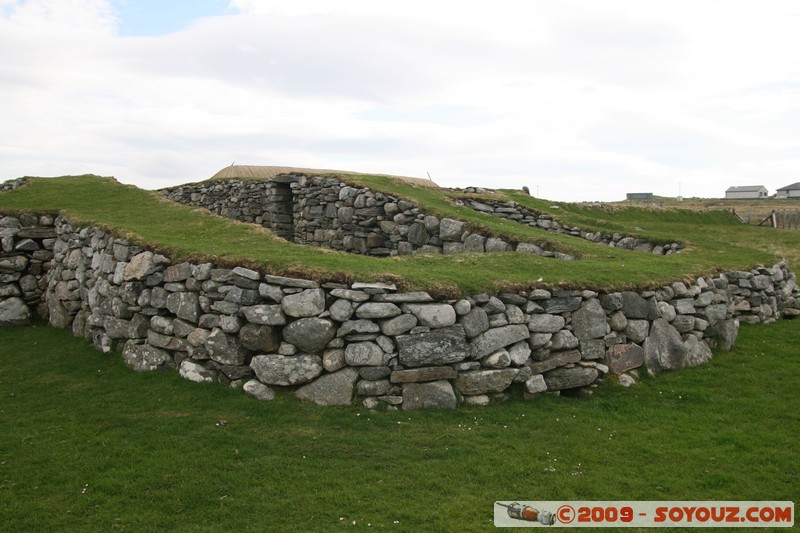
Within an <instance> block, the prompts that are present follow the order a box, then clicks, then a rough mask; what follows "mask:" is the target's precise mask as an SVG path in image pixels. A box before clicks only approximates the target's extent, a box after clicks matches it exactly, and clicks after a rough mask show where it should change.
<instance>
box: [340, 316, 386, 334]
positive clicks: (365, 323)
mask: <svg viewBox="0 0 800 533" xmlns="http://www.w3.org/2000/svg"><path fill="white" fill-rule="evenodd" d="M379 331H380V326H378V324H376V323H375V322H373V321H372V320H348V321H347V322H345V323H344V324H342V325H341V327H340V328H339V329H338V330H337V332H336V336H337V337H346V336H347V335H351V334H353V333H378V332H379Z"/></svg>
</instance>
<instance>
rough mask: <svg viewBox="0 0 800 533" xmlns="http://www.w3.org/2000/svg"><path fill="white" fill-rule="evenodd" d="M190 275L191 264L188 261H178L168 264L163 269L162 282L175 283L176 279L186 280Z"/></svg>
mask: <svg viewBox="0 0 800 533" xmlns="http://www.w3.org/2000/svg"><path fill="white" fill-rule="evenodd" d="M191 275H192V265H191V264H189V263H179V264H177V265H172V266H168V267H167V268H166V269H165V270H164V282H165V283H175V282H177V281H186V280H187V279H189V277H190V276H191Z"/></svg>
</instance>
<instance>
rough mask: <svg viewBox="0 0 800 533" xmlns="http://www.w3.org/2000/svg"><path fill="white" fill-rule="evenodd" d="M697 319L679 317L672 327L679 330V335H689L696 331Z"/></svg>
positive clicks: (686, 316) (685, 316)
mask: <svg viewBox="0 0 800 533" xmlns="http://www.w3.org/2000/svg"><path fill="white" fill-rule="evenodd" d="M694 323H695V318H694V317H692V316H688V315H677V316H676V317H675V319H674V320H673V321H672V327H674V328H675V329H676V330H678V333H689V332H690V331H692V330H693V329H694Z"/></svg>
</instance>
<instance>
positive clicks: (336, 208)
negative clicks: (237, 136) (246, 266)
mask: <svg viewBox="0 0 800 533" xmlns="http://www.w3.org/2000/svg"><path fill="white" fill-rule="evenodd" d="M162 193H163V194H164V195H165V196H166V197H167V198H169V199H170V200H173V201H175V202H178V203H182V204H187V205H194V206H198V207H203V208H206V209H208V210H209V211H211V212H212V213H216V214H218V215H222V216H226V217H229V218H233V219H236V220H240V221H242V222H250V223H256V224H261V225H262V226H264V227H266V228H270V229H273V230H276V233H278V234H279V235H281V236H282V237H284V238H286V239H288V240H290V241H293V242H296V243H298V244H309V245H314V246H324V247H328V248H333V249H335V250H344V251H346V252H350V253H357V254H365V255H373V256H390V255H407V254H413V253H433V254H441V253H445V254H451V253H459V252H477V253H483V252H505V251H518V252H526V253H534V254H538V255H541V256H544V257H555V258H558V259H573V257H572V256H570V255H568V254H564V253H561V252H554V251H551V250H546V249H544V248H542V247H541V246H537V245H534V244H531V243H514V242H509V241H508V240H504V239H501V238H496V237H491V236H486V235H481V234H480V233H476V232H473V231H470V229H469V228H468V227H467V225H466V224H465V223H464V222H463V221H459V220H453V219H451V218H442V219H440V218H439V217H436V216H434V215H432V214H429V213H424V212H422V211H421V210H420V209H419V208H418V207H417V206H415V205H414V204H412V203H410V202H407V201H405V200H402V199H400V198H396V197H394V196H391V195H387V194H383V193H380V192H375V191H372V190H371V189H369V188H361V187H354V186H351V185H347V184H345V183H343V182H342V181H340V180H338V179H336V178H330V177H323V176H294V175H284V176H278V177H276V178H273V179H272V180H237V179H226V180H215V181H206V182H201V183H193V184H188V185H181V186H178V187H174V188H170V189H164V190H162Z"/></svg>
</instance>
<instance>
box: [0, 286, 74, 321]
mask: <svg viewBox="0 0 800 533" xmlns="http://www.w3.org/2000/svg"><path fill="white" fill-rule="evenodd" d="M15 299H16V300H19V298H9V299H8V300H5V302H3V303H5V304H6V306H13V307H14V308H17V307H18V305H19V304H18V303H14V304H8V303H7V302H9V301H12V300H15ZM46 300H47V316H48V321H49V323H50V325H51V326H53V327H54V328H60V329H66V328H68V327H69V326H70V324H72V314H71V313H70V312H69V311H67V309H66V308H65V307H64V305H62V303H61V302H60V301H59V300H58V298H55V297H54V296H53V295H52V294H50V293H48V294H47V297H46ZM23 303H24V302H23ZM0 305H2V304H0ZM11 316H13V314H12V315H11ZM10 325H12V324H10Z"/></svg>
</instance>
